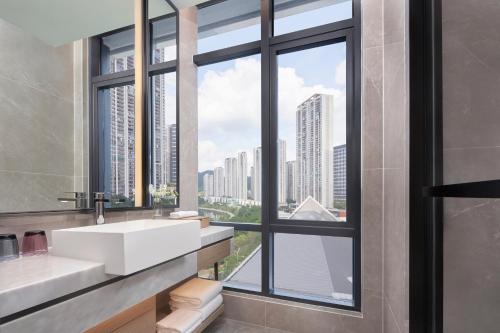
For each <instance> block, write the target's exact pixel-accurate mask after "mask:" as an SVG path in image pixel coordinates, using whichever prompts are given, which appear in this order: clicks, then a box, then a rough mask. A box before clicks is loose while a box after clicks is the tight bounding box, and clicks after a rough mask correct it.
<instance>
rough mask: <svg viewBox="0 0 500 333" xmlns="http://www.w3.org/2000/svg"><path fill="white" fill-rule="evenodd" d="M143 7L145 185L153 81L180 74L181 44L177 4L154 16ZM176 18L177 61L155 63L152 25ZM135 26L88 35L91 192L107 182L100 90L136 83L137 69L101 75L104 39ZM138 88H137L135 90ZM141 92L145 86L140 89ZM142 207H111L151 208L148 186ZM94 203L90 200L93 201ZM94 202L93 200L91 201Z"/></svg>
mask: <svg viewBox="0 0 500 333" xmlns="http://www.w3.org/2000/svg"><path fill="white" fill-rule="evenodd" d="M142 1H143V7H144V16H143V18H142V24H143V25H144V33H145V36H143V38H144V41H145V42H144V44H145V47H144V49H143V50H142V53H143V54H142V56H143V59H145V67H146V68H145V73H146V76H147V79H146V80H144V81H145V82H147V87H146V89H145V90H146V92H147V98H145V99H144V100H145V101H147V105H145V106H144V108H143V110H144V112H145V115H143V119H145V121H144V122H143V128H142V136H143V140H142V141H143V148H142V149H143V154H142V157H143V166H144V167H143V170H142V171H143V174H142V177H143V184H150V183H151V181H152V177H153V175H152V172H151V170H152V151H153V147H154V144H153V136H152V130H151V129H152V119H151V118H152V117H151V110H152V105H151V99H152V93H151V80H152V78H153V77H154V76H156V75H161V74H167V73H174V72H175V73H177V59H178V56H179V54H178V43H179V41H178V40H179V38H178V37H179V36H178V34H179V31H178V30H179V29H178V25H179V24H178V20H179V19H178V15H177V14H178V10H177V8H176V7H175V6H173V5H172V4H171V2H170V1H166V3H167V4H168V5H170V6H171V7H172V8H173V10H174V13H172V14H167V15H163V16H160V17H157V18H154V19H149V18H148V0H142ZM171 17H175V18H176V45H177V56H176V60H171V61H167V62H163V63H158V64H152V57H151V55H152V53H151V43H152V41H153V37H152V33H153V31H152V29H151V27H152V24H153V23H154V22H156V21H158V20H161V19H165V18H171ZM133 29H134V25H130V26H127V27H123V28H120V29H116V30H113V31H109V32H106V33H104V34H100V35H97V36H94V37H91V38H89V58H90V62H89V63H90V64H89V67H90V70H89V72H90V73H89V74H90V103H89V105H91V108H90V112H89V192H90V193H93V192H103V190H104V182H103V172H102V165H100V164H102V158H100V153H101V152H100V149H99V147H102V145H100V144H99V140H100V137H101V135H102V133H100V129H99V116H100V115H99V104H98V103H99V97H98V95H99V92H100V91H101V90H103V89H108V88H113V87H121V86H125V85H128V84H134V83H135V72H134V70H133V69H131V70H125V71H121V72H116V73H111V74H102V73H101V72H102V71H101V41H102V38H103V37H106V36H109V35H113V34H115V33H118V32H122V31H126V30H133ZM176 82H177V84H176V86H177V87H178V86H179V84H178V83H179V78H178V75H177V74H176ZM136 91H137V89H136ZM141 91H142V89H141ZM175 112H176V125H177V131H176V140H177V146H178V145H179V130H178V128H179V103H178V88H176V111H175ZM176 153H177V158H176V160H177V184H176V186H177V192H179V186H180V179H179V172H178V171H179V168H180V165H179V162H180V160H179V149H177V152H176ZM142 195H143V202H144V205H143V207H124V208H112V210H131V209H132V210H133V209H142V208H149V207H150V206H151V202H150V196H149V195H148V194H147V186H143V193H142ZM180 200H181V196H179V200H178V201H177V204H176V205H175V206H172V208H174V207H179V201H180ZM90 203H91V201H90ZM91 204H92V203H91Z"/></svg>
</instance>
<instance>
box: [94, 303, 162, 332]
mask: <svg viewBox="0 0 500 333" xmlns="http://www.w3.org/2000/svg"><path fill="white" fill-rule="evenodd" d="M150 312H151V313H152V314H151V313H150ZM128 327H132V328H133V327H144V328H147V327H152V328H153V330H152V331H148V330H140V331H136V332H144V333H148V332H155V328H156V297H150V298H148V299H146V300H145V301H143V302H141V303H138V304H136V305H134V306H132V307H130V308H128V309H126V310H124V311H122V312H120V313H119V314H117V315H115V316H114V317H111V318H109V319H108V320H106V321H104V322H102V323H100V324H99V325H97V326H95V327H94V328H91V329H89V330H88V331H86V333H114V332H120V333H125V332H133V331H128V330H127V329H128Z"/></svg>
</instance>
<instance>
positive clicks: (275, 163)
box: [194, 0, 361, 309]
mask: <svg viewBox="0 0 500 333" xmlns="http://www.w3.org/2000/svg"><path fill="white" fill-rule="evenodd" d="M260 3H261V5H262V6H263V7H262V8H260V13H259V18H260V20H261V21H260V22H256V21H255V20H254V18H255V13H254V12H253V11H251V10H249V8H250V7H251V4H253V5H255V6H257V5H256V3H254V2H252V1H249V2H244V3H243V2H241V1H237V0H234V1H232V0H226V1H222V2H215V4H213V5H203V6H201V7H199V11H198V21H199V22H200V24H201V26H200V27H199V28H198V32H199V39H198V55H196V56H195V57H194V61H195V63H196V64H197V65H198V114H199V119H198V123H199V125H198V126H199V132H198V136H199V161H198V165H199V174H198V180H199V182H198V184H199V186H198V190H199V192H198V197H199V203H200V211H201V212H202V213H203V214H205V215H208V216H210V217H211V218H212V221H214V222H213V223H214V224H216V225H230V226H234V227H235V229H236V231H237V232H236V236H235V242H234V248H233V253H232V254H231V255H230V256H229V257H228V258H226V259H225V260H224V262H221V263H219V265H218V273H219V276H218V277H219V279H220V280H222V281H224V285H225V286H226V287H227V288H233V289H239V290H241V289H243V290H250V291H254V292H258V293H260V294H263V295H266V296H272V297H278V298H284V299H292V300H301V301H304V302H310V303H315V304H322V305H333V306H337V307H343V308H349V309H359V308H360V301H361V299H360V294H361V293H360V286H361V283H360V262H361V258H360V255H359V253H360V239H361V235H360V174H359V170H360V164H359V163H360V162H359V161H360V159H359V153H360V117H359V114H360V110H359V100H360V96H359V95H357V93H359V82H358V81H357V80H356V77H357V76H356V73H355V68H356V70H359V68H358V67H359V66H357V65H356V63H357V61H359V57H358V56H357V52H359V43H360V40H359V26H358V24H357V23H356V22H357V21H358V15H359V13H357V12H356V11H355V10H354V9H353V3H352V2H351V1H275V2H274V6H271V5H270V2H268V1H261V2H260ZM222 7H223V8H224V9H225V10H218V9H220V8H222ZM229 13H240V14H241V15H236V16H231V15H229ZM243 14H245V15H243ZM318 14H321V15H319V16H318ZM323 14H324V15H323ZM225 15H227V16H231V18H232V20H227V18H226V17H225ZM208 18H212V20H213V24H212V25H207V26H205V23H204V22H205V21H204V20H207V19H208ZM269 18H274V20H271V19H269ZM341 20H342V21H343V22H342V24H340V25H337V24H332V23H334V22H336V21H341ZM215 22H216V23H215ZM272 24H274V27H271V26H270V25H272ZM314 27H317V29H308V28H314ZM273 28H274V34H272V33H271V32H272V31H273ZM256 29H261V30H260V35H259V36H258V38H259V39H260V43H254V41H255V39H256V37H255V33H256V32H255V30H256ZM337 29H339V30H337ZM236 31H237V32H238V38H237V39H235V38H233V32H236ZM208 32H210V33H208ZM207 36H209V37H207ZM272 36H276V37H272ZM208 39H209V40H210V43H208V44H207V43H206V40H208ZM212 51H217V52H212ZM209 275H210V274H209ZM313 281H314V282H313Z"/></svg>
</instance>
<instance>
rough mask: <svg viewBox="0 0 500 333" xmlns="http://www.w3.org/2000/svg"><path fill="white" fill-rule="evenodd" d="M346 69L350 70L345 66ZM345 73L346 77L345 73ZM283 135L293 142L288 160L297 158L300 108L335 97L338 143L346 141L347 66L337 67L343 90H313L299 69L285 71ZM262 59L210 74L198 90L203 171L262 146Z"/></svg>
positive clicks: (240, 62) (281, 80) (240, 61)
mask: <svg viewBox="0 0 500 333" xmlns="http://www.w3.org/2000/svg"><path fill="white" fill-rule="evenodd" d="M342 66H344V67H342ZM342 70H343V71H344V76H343V77H342V74H341V73H339V72H342ZM278 76H279V100H278V110H279V130H280V132H279V136H280V138H281V139H285V140H286V141H287V159H288V160H291V159H294V158H295V114H296V109H297V106H298V105H299V104H301V103H302V102H304V101H305V100H306V99H307V98H309V97H311V96H312V95H313V94H315V93H325V94H332V95H334V117H333V123H334V145H337V144H342V143H345V88H343V85H345V62H344V65H342V63H340V64H339V65H337V66H336V75H335V79H336V83H337V84H338V85H339V86H340V87H342V89H335V88H333V87H324V86H323V85H313V86H308V85H306V83H305V82H304V79H303V78H301V77H300V76H299V75H298V74H297V72H296V71H295V69H294V68H290V67H280V68H279V69H278ZM260 89H261V86H260V61H258V60H257V59H255V58H246V59H238V60H236V61H235V63H234V67H231V68H229V69H227V70H223V71H219V72H215V71H212V70H209V71H207V72H206V73H205V75H204V76H203V77H202V78H201V79H200V83H199V90H198V113H199V118H198V126H199V170H200V171H203V170H207V169H213V168H214V167H216V166H223V163H224V158H225V157H228V156H236V155H237V153H238V152H239V151H247V154H248V161H249V167H250V165H251V163H252V162H251V161H252V149H253V148H254V147H256V146H259V145H260V129H261V124H260V112H261V111H260V110H261V98H260V95H261V91H260Z"/></svg>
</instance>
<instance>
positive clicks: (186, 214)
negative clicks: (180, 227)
mask: <svg viewBox="0 0 500 333" xmlns="http://www.w3.org/2000/svg"><path fill="white" fill-rule="evenodd" d="M193 216H198V212H197V211H195V210H181V211H178V212H172V213H170V217H175V218H177V219H182V218H185V217H193Z"/></svg>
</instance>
